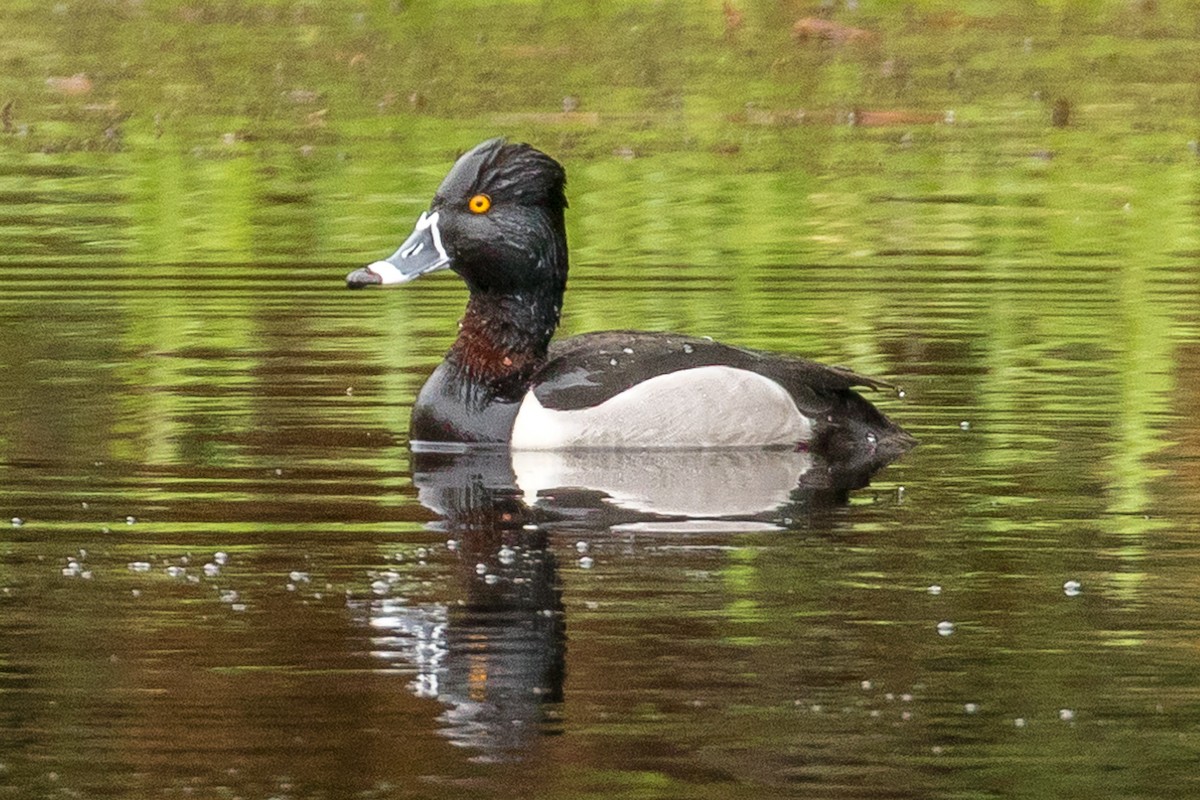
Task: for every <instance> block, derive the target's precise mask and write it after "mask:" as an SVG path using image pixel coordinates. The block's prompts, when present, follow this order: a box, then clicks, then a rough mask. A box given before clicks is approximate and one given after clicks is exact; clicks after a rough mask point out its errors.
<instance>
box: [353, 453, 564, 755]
mask: <svg viewBox="0 0 1200 800" xmlns="http://www.w3.org/2000/svg"><path fill="white" fill-rule="evenodd" d="M507 459H508V456H507V454H506V453H503V452H498V451H493V452H486V451H485V452H479V453H475V454H473V455H472V457H471V458H465V459H460V458H453V457H449V458H443V457H434V458H433V461H432V462H431V463H428V464H426V465H425V466H424V467H423V468H422V469H421V470H418V472H417V473H416V475H415V476H414V477H415V482H416V483H417V485H418V487H419V495H420V499H421V502H422V503H423V504H424V505H425V506H427V507H428V508H430V509H431V510H433V511H435V512H436V513H437V514H439V515H440V516H441V517H442V519H441V520H439V521H438V522H436V523H434V524H433V525H432V526H431V527H433V528H435V529H440V530H443V531H445V533H446V536H447V541H448V542H450V543H452V546H453V548H454V550H455V552H456V553H457V555H458V557H459V558H458V569H459V573H460V574H459V583H460V584H461V585H462V586H463V587H464V590H465V593H464V595H463V598H462V600H461V601H460V602H458V603H453V604H449V605H441V604H433V605H425V606H419V605H410V604H409V603H408V602H406V601H405V600H404V599H402V598H388V599H386V600H381V601H378V602H376V603H375V604H373V606H372V611H371V625H372V627H373V628H374V629H375V632H376V636H375V639H374V644H375V647H376V652H377V654H378V655H380V656H381V657H384V658H388V659H396V660H399V661H401V662H406V663H407V664H408V665H410V666H415V667H416V669H417V677H416V679H415V680H414V682H413V684H412V687H413V690H414V691H415V692H416V693H417V694H418V695H421V696H424V697H430V698H434V699H437V700H438V701H440V702H441V703H443V704H444V705H445V706H446V710H445V711H444V712H443V714H442V716H441V723H442V725H443V733H444V734H445V735H446V736H447V738H449V739H450V740H451V741H452V742H454V743H455V744H459V745H462V746H464V747H469V748H471V749H472V750H474V751H475V752H476V758H477V759H478V760H503V759H507V758H512V757H514V756H518V755H520V753H521V751H522V750H523V749H524V748H525V746H526V745H527V744H528V743H529V741H530V739H532V738H534V737H536V736H539V735H544V734H546V733H552V732H554V731H555V730H556V723H557V721H558V704H559V703H560V701H561V700H562V691H563V679H564V664H565V658H566V628H565V622H564V617H563V605H562V590H561V585H560V581H559V577H558V565H557V561H556V559H555V556H554V552H553V550H552V549H551V548H550V546H549V539H548V535H547V532H546V530H545V529H544V528H543V527H541V526H539V525H536V524H534V523H533V519H532V515H531V513H530V511H529V509H528V508H527V507H526V506H525V504H524V502H523V501H522V499H521V497H520V493H519V492H518V491H517V489H516V487H515V485H514V482H513V475H512V469H511V466H509V464H508V460H507Z"/></svg>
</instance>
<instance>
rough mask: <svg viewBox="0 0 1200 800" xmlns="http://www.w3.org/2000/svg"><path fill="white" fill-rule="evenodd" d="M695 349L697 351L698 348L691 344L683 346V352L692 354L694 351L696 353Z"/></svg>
mask: <svg viewBox="0 0 1200 800" xmlns="http://www.w3.org/2000/svg"><path fill="white" fill-rule="evenodd" d="M695 351H696V348H694V347H692V346H691V345H690V344H685V345H684V346H683V352H685V353H687V354H689V355H691V354H692V353H694V352H695Z"/></svg>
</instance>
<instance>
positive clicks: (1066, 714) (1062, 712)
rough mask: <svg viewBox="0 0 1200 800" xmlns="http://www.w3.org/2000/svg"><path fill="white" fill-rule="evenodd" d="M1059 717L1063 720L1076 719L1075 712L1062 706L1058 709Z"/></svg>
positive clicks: (1070, 720) (1071, 720)
mask: <svg viewBox="0 0 1200 800" xmlns="http://www.w3.org/2000/svg"><path fill="white" fill-rule="evenodd" d="M1058 718H1059V719H1061V720H1062V721H1063V722H1073V721H1074V720H1075V712H1074V711H1072V710H1071V709H1069V708H1060V709H1059V710H1058Z"/></svg>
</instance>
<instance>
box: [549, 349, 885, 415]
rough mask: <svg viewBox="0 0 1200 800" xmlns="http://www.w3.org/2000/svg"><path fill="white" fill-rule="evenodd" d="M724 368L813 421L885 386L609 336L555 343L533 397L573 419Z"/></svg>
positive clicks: (768, 357) (772, 358)
mask: <svg viewBox="0 0 1200 800" xmlns="http://www.w3.org/2000/svg"><path fill="white" fill-rule="evenodd" d="M715 365H722V366H728V367H734V368H735V369H744V370H748V371H750V372H757V373H758V374H760V375H763V376H765V377H767V378H770V379H771V380H773V381H775V382H776V383H778V384H779V385H780V386H782V387H784V388H785V389H786V390H787V391H788V392H789V393H790V394H791V395H792V398H793V399H794V400H795V402H796V406H797V407H798V408H799V409H800V411H801V412H802V413H804V414H806V415H809V416H816V415H820V414H824V413H826V412H828V411H829V410H830V409H831V408H833V407H834V406H837V405H839V402H838V401H839V399H840V396H841V395H843V394H844V393H845V392H847V391H849V390H850V389H851V388H852V387H855V386H865V387H868V388H871V389H878V388H881V387H885V386H888V385H889V384H887V383H884V382H883V381H878V380H874V379H872V378H868V377H865V376H863V375H859V374H857V373H854V372H851V371H850V370H848V369H843V368H841V367H827V366H825V365H823V364H818V363H816V362H815V361H809V360H807V359H803V358H795V357H792V356H784V355H779V354H778V353H766V352H761V351H758V350H749V349H746V348H741V347H732V346H730V345H726V344H720V343H719V342H714V341H712V340H711V339H705V338H702V337H694V336H680V335H677V334H672V333H645V332H642V331H604V332H602V333H586V334H583V335H581V336H573V337H571V338H570V339H565V340H562V341H559V342H555V343H554V344H553V345H552V346H551V347H550V358H549V361H548V362H547V363H546V365H545V366H544V367H542V369H541V370H539V371H538V373H537V374H536V375H535V376H534V383H533V391H534V394H535V395H536V396H537V399H538V402H540V403H541V404H542V405H543V406H545V407H546V408H551V409H556V410H559V411H574V410H578V409H582V408H589V407H591V406H596V405H599V404H600V403H603V402H604V401H605V400H608V399H609V398H611V397H614V396H615V395H617V394H620V393H621V392H623V391H625V390H626V389H629V388H630V387H632V386H634V385H636V384H638V383H640V382H642V381H644V380H647V379H649V378H653V377H655V376H658V375H665V374H668V373H671V372H678V371H679V370H684V369H692V368H694V367H707V366H715Z"/></svg>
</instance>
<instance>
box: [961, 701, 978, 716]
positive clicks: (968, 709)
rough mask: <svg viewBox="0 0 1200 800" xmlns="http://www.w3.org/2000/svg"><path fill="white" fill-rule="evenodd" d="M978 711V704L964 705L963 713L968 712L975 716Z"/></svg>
mask: <svg viewBox="0 0 1200 800" xmlns="http://www.w3.org/2000/svg"><path fill="white" fill-rule="evenodd" d="M978 710H979V704H978V703H966V704H965V705H963V711H965V712H967V713H968V714H974V713H975V712H976V711H978Z"/></svg>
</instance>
